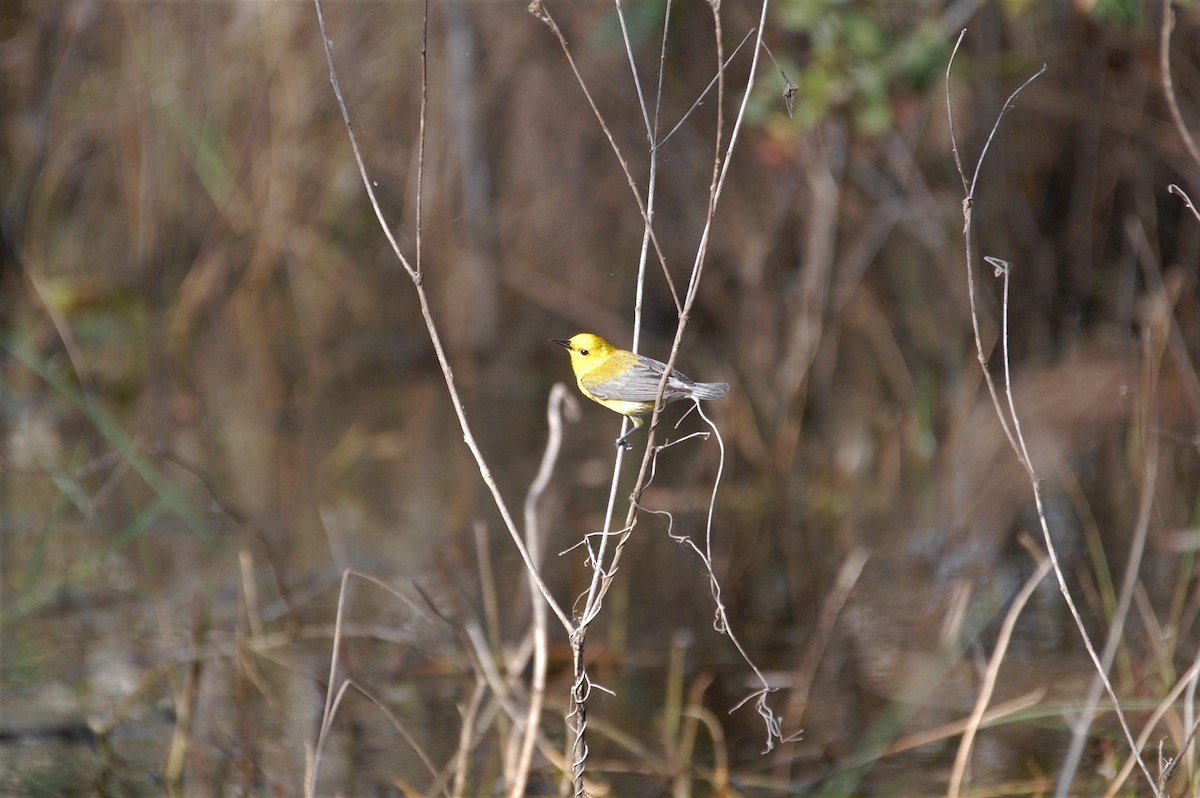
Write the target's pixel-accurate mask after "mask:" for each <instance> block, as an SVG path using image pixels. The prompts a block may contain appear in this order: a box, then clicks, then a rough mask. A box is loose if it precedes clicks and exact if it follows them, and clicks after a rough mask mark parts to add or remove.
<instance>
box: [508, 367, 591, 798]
mask: <svg viewBox="0 0 1200 798" xmlns="http://www.w3.org/2000/svg"><path fill="white" fill-rule="evenodd" d="M564 406H565V410H566V415H567V417H568V418H570V419H571V420H572V421H575V420H577V419H578V418H579V403H578V401H577V400H576V399H575V397H574V395H572V394H571V393H570V392H569V391H568V389H567V386H566V385H563V384H562V383H561V382H560V383H556V384H555V385H554V387H553V388H551V389H550V400H549V402H548V403H547V407H546V423H547V425H548V427H549V431H550V432H549V437H548V439H547V441H546V450H545V452H544V453H543V454H542V463H541V465H540V466H539V467H538V472H537V476H536V477H534V480H533V482H531V483H530V485H529V492H528V493H527V494H526V495H525V544H526V546H528V548H529V554H530V556H531V557H532V558H533V561H534V564H535V565H538V566H539V567H540V566H541V563H542V536H541V527H540V526H539V524H538V501H539V500H540V499H541V497H542V494H543V493H544V492H545V491H546V487H547V486H548V485H549V484H550V477H552V476H553V475H554V466H555V464H556V463H557V462H558V453H559V450H560V449H561V448H562V418H563V412H564ZM529 593H530V601H531V602H532V607H533V610H532V612H533V628H532V629H531V630H530V633H531V634H532V635H533V674H532V675H531V676H530V680H529V709H528V712H527V713H526V715H525V728H524V729H523V730H522V734H521V747H520V754H519V756H518V759H517V763H516V767H515V768H514V770H513V775H512V777H511V779H510V781H509V787H508V795H509V798H521V796H523V795H524V794H525V785H526V782H527V781H528V779H529V765H530V762H531V761H532V760H533V748H534V744H535V743H536V742H537V739H538V729H539V728H540V721H541V716H542V706H543V704H544V703H545V697H546V663H547V659H548V657H547V640H546V636H547V635H546V631H547V630H546V605H545V604H544V603H542V601H541V593H540V591H539V590H538V586H537V583H536V582H535V581H534V580H533V578H532V576H531V577H530V579H529Z"/></svg>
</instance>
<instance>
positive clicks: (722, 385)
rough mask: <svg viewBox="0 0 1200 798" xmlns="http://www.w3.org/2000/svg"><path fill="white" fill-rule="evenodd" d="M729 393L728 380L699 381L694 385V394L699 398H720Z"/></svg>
mask: <svg viewBox="0 0 1200 798" xmlns="http://www.w3.org/2000/svg"><path fill="white" fill-rule="evenodd" d="M727 393H729V383H727V382H698V383H696V384H695V385H693V386H692V396H694V397H695V398H697V399H720V398H721V397H722V396H724V395H725V394H727Z"/></svg>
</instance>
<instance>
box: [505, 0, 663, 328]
mask: <svg viewBox="0 0 1200 798" xmlns="http://www.w3.org/2000/svg"><path fill="white" fill-rule="evenodd" d="M529 13H531V14H533V15H534V16H535V17H537V18H538V19H539V20H541V21H542V22H543V23H544V24H545V25H546V27H548V28H549V29H550V31H551V33H553V34H554V36H555V38H556V39H558V44H559V47H561V48H562V51H563V54H564V55H565V56H566V57H567V63H568V64H569V65H570V67H571V71H572V72H573V73H574V74H575V80H576V82H577V83H578V84H579V88H580V89H582V90H583V94H584V97H585V98H586V99H587V101H588V105H589V106H590V107H591V109H592V113H593V114H594V115H595V117H596V121H597V122H599V123H600V129H601V131H603V132H604V136H605V138H607V139H608V146H609V147H611V148H612V151H613V154H614V155H616V157H617V163H619V164H620V165H621V172H622V173H623V174H624V175H625V182H626V183H628V185H629V190H630V191H632V192H633V199H634V201H635V202H636V203H637V207H638V211H639V212H640V213H641V214H642V221H643V222H645V224H646V226H647V227H648V228H650V233H649V235H650V240H651V242H653V244H654V251H655V253H656V254H657V255H658V260H659V263H660V264H661V266H662V271H663V277H664V278H665V279H666V281H667V287H668V288H670V289H671V298H672V299H674V300H675V308H676V310H679V309H680V304H679V292H678V291H677V290H676V288H675V281H674V280H673V279H672V278H671V274H670V272H669V271H668V269H667V256H666V255H664V254H663V251H662V247H661V246H660V245H659V243H658V237H657V236H656V235H655V234H654V232H653V225H652V222H653V217H652V216H651V214H650V211H649V209H648V208H647V207H646V202H645V201H644V200H643V199H642V192H641V189H640V188H638V185H637V181H636V180H634V178H633V172H632V171H630V169H629V163H628V162H627V161H626V160H625V156H624V155H623V154H622V153H621V148H620V146H619V145H618V144H617V140H616V138H614V137H613V134H612V131H611V130H610V129H609V127H608V122H607V121H605V119H604V115H603V114H602V113H600V108H599V106H597V105H596V101H595V100H594V99H593V98H592V93H591V91H590V90H589V89H588V87H587V81H585V80H584V79H583V74H582V73H580V71H579V67H578V65H576V63H575V57H574V56H573V55H572V54H571V48H570V47H569V46H568V45H567V37H566V36H564V35H563V32H562V29H561V28H559V27H558V23H557V22H555V21H554V17H552V16H551V15H550V11H549V10H547V8H546V6H545V4H544V3H543V2H542V0H532V2H531V3H530V4H529ZM638 94H639V96H641V91H640V89H639V92H638Z"/></svg>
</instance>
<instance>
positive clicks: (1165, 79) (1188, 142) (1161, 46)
mask: <svg viewBox="0 0 1200 798" xmlns="http://www.w3.org/2000/svg"><path fill="white" fill-rule="evenodd" d="M1174 27H1175V12H1174V11H1172V10H1171V0H1163V4H1162V27H1161V28H1159V36H1158V67H1159V72H1161V73H1162V75H1161V77H1162V88H1163V94H1164V95H1165V96H1166V98H1167V108H1168V109H1170V111H1171V121H1172V122H1174V123H1175V129H1176V130H1177V131H1179V138H1181V139H1183V146H1185V147H1187V151H1188V153H1189V154H1190V155H1191V156H1192V160H1193V161H1195V162H1196V164H1197V165H1200V148H1197V147H1196V139H1194V138H1193V137H1192V134H1191V131H1189V130H1188V128H1187V125H1186V124H1185V123H1184V121H1183V114H1182V113H1180V111H1179V100H1177V99H1176V98H1175V81H1174V80H1172V79H1171V29H1172V28H1174Z"/></svg>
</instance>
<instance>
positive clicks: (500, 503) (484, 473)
mask: <svg viewBox="0 0 1200 798" xmlns="http://www.w3.org/2000/svg"><path fill="white" fill-rule="evenodd" d="M313 4H314V5H315V6H316V9H317V22H318V24H319V26H320V29H321V38H322V40H323V41H324V42H325V60H326V62H327V63H328V64H329V82H330V83H331V84H332V86H333V93H334V97H335V98H336V99H337V105H338V110H339V111H340V112H341V115H342V123H343V125H344V126H345V128H346V135H347V136H349V138H350V147H351V149H352V150H353V151H354V160H355V162H356V163H357V164H358V172H359V177H361V178H362V182H363V187H364V188H365V189H366V192H367V197H368V198H369V200H370V202H371V207H372V208H373V209H374V210H375V217H376V219H378V221H379V227H380V229H382V230H383V234H384V235H385V236H386V237H387V240H388V243H389V244H390V245H391V247H392V252H393V254H394V255H395V256H396V259H397V260H398V261H399V262H400V264H401V265H402V266H403V267H404V270H405V271H406V272H408V276H409V278H410V279H411V280H412V283H413V288H414V289H415V291H416V294H417V299H418V301H419V303H420V306H421V317H422V319H423V320H424V321H425V329H426V332H427V333H428V334H429V341H430V343H431V344H432V345H433V351H434V354H435V355H436V356H437V361H438V366H439V367H440V368H441V370H442V378H443V380H444V381H445V383H446V390H447V392H448V393H449V394H450V404H451V406H452V407H453V408H454V414H455V416H456V417H457V419H458V424H459V427H460V428H461V429H462V433H463V441H464V442H465V443H466V444H467V448H468V449H470V451H471V456H472V457H474V458H475V464H476V466H477V467H478V469H479V475H480V477H481V478H482V479H483V483H484V484H485V485H486V486H487V488H488V491H489V492H490V493H491V495H492V501H493V502H494V503H495V505H496V509H497V510H498V511H499V513H500V517H501V519H502V520H503V521H504V527H505V529H507V530H508V534H509V537H511V538H512V540H513V543H514V545H516V547H517V551H518V552H519V553H520V554H521V559H522V560H523V561H524V563H525V568H526V570H527V571H528V572H529V574H530V575H531V577H532V578H533V579H534V580H535V581H536V583H537V585H538V589H539V590H540V591H541V594H542V598H543V599H544V600H545V601H546V603H547V604H548V605H549V606H550V608H551V609H552V610H553V611H554V614H555V615H556V616H558V619H559V622H561V623H562V625H563V628H564V629H566V630H568V632H570V631H571V630H573V628H574V624H572V622H571V619H570V618H569V617H567V614H566V613H565V612H564V611H563V609H562V607H560V606H559V604H558V602H557V601H555V599H554V596H553V595H551V593H550V590H549V588H547V587H546V585H545V583H544V582H543V581H542V578H541V575H540V574H539V573H538V570H537V567H536V565H535V564H534V562H533V559H532V558H531V557H530V556H529V551H528V549H526V547H525V541H524V540H523V539H522V537H521V534H520V533H519V532H518V531H517V526H516V523H515V522H514V521H513V519H512V514H511V513H510V512H509V510H508V505H507V504H506V503H505V501H504V497H503V496H502V495H501V494H500V488H499V487H498V486H497V485H496V480H495V479H494V478H493V477H492V472H491V469H490V468H489V467H488V464H487V461H486V460H485V459H484V457H483V452H482V451H481V450H480V449H479V444H478V443H476V441H475V435H474V434H473V433H472V432H471V424H470V422H469V421H468V419H467V414H466V410H465V404H464V402H463V401H462V398H461V397H460V396H459V393H458V386H457V384H456V383H455V381H454V371H453V370H452V369H451V367H450V361H449V359H448V357H447V355H446V350H445V347H444V346H443V344H442V338H441V334H440V333H439V332H438V328H437V325H436V324H435V323H434V320H433V311H432V309H431V308H430V304H429V297H428V295H427V294H426V293H425V283H424V276H423V273H422V271H421V270H420V268H418V267H419V265H420V264H417V265H416V266H414V265H413V264H412V263H411V262H410V261H409V260H408V258H407V257H405V255H404V253H403V252H402V251H401V249H400V245H399V244H398V243H397V242H396V237H395V235H394V234H393V233H392V231H391V228H390V226H389V225H388V223H387V220H386V219H385V218H384V215H383V210H382V208H381V207H380V205H379V200H378V198H377V197H376V195H375V187H374V185H373V184H372V181H371V178H370V176H369V175H368V174H367V167H366V164H365V163H364V162H363V157H362V152H361V149H360V148H359V145H358V137H357V136H355V134H354V125H353V124H352V123H351V121H350V111H349V109H348V108H347V106H346V100H345V97H344V96H343V94H342V88H341V84H340V82H339V81H338V76H337V69H336V67H335V66H334V63H333V41H332V40H331V39H330V38H329V33H328V31H327V30H326V26H325V13H324V10H323V9H322V7H321V0H313ZM425 21H426V23H428V18H426V20H425ZM426 110H427V109H426V108H425V106H424V105H422V108H421V116H422V118H424V117H425V114H426ZM420 201H421V200H420V197H418V198H417V204H418V205H420Z"/></svg>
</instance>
